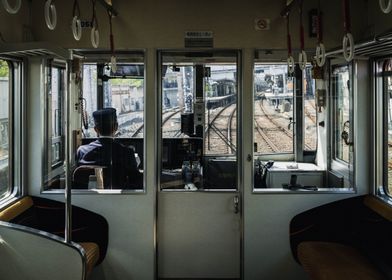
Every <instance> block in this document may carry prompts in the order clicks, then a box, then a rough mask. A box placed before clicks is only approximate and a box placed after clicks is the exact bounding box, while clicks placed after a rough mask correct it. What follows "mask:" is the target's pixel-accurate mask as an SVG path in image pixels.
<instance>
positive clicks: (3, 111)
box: [0, 60, 11, 197]
mask: <svg viewBox="0 0 392 280" xmlns="http://www.w3.org/2000/svg"><path fill="white" fill-rule="evenodd" d="M9 107H10V68H9V65H8V63H7V61H4V60H0V197H2V196H4V195H5V194H6V193H7V191H8V190H9V188H10V136H11V134H10V110H9Z"/></svg>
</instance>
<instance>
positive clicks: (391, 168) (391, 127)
mask: <svg viewBox="0 0 392 280" xmlns="http://www.w3.org/2000/svg"><path fill="white" fill-rule="evenodd" d="M386 83H387V84H386V90H387V92H386V94H387V96H386V99H385V100H386V101H387V104H386V106H387V123H386V124H385V125H387V129H386V130H384V131H387V132H388V135H387V141H388V144H387V147H388V155H387V156H388V167H387V168H388V187H387V190H386V191H387V192H388V194H389V195H391V194H392V78H391V76H389V77H387V78H386Z"/></svg>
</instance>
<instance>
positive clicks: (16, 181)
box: [0, 56, 26, 208]
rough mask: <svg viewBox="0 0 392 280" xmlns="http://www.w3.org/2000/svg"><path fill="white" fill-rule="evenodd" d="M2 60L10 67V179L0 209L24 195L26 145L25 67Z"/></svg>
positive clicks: (16, 62)
mask: <svg viewBox="0 0 392 280" xmlns="http://www.w3.org/2000/svg"><path fill="white" fill-rule="evenodd" d="M0 60H3V61H6V62H7V65H8V67H9V87H8V89H9V92H8V97H9V98H8V130H9V135H8V141H9V144H8V145H9V160H8V164H9V171H8V172H9V178H8V190H7V191H6V192H4V193H3V194H2V195H0V208H1V207H2V206H3V205H7V204H8V203H10V202H11V201H13V200H15V199H17V198H18V197H20V196H22V195H24V193H25V189H24V188H23V182H24V178H22V174H23V172H24V170H25V161H24V160H23V157H24V151H25V149H24V148H23V147H24V145H25V139H24V138H25V135H26V134H25V132H24V129H23V125H24V124H25V114H26V110H24V108H25V94H24V92H25V82H24V79H25V67H24V62H23V60H21V59H17V58H14V57H8V56H0Z"/></svg>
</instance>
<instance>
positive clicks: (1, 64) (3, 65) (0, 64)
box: [0, 60, 9, 77]
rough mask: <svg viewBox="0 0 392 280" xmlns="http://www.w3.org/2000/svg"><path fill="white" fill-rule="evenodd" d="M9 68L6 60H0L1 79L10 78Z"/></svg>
mask: <svg viewBox="0 0 392 280" xmlns="http://www.w3.org/2000/svg"><path fill="white" fill-rule="evenodd" d="M8 75H9V67H8V64H7V62H6V61H5V60H0V77H8Z"/></svg>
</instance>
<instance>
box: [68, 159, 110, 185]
mask: <svg viewBox="0 0 392 280" xmlns="http://www.w3.org/2000/svg"><path fill="white" fill-rule="evenodd" d="M105 169H107V167H106V166H98V165H82V166H78V167H77V168H75V170H74V171H73V173H72V188H73V189H87V188H89V182H90V181H91V180H90V179H92V180H94V182H95V183H94V182H92V183H93V184H92V186H93V188H97V189H103V186H104V170H105Z"/></svg>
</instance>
